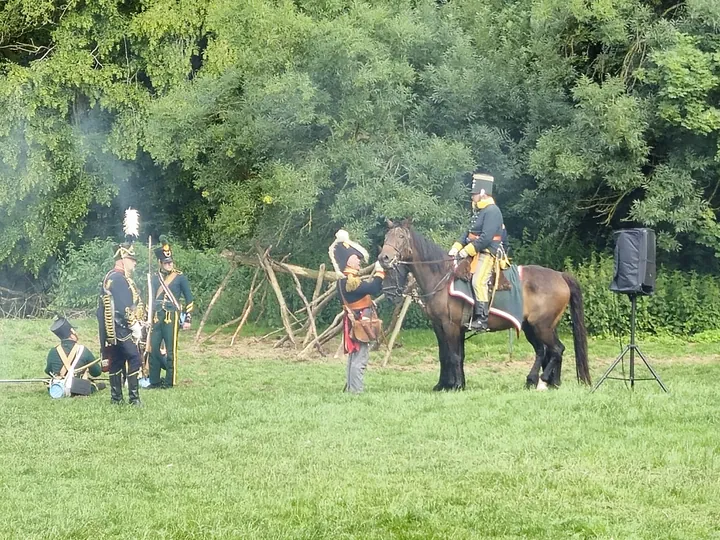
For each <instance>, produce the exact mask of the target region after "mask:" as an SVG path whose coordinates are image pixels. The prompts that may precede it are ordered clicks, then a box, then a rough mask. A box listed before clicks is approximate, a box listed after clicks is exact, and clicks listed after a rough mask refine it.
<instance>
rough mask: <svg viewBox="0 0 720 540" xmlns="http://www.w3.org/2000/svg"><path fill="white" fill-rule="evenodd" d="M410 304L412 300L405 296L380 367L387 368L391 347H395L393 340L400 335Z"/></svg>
mask: <svg viewBox="0 0 720 540" xmlns="http://www.w3.org/2000/svg"><path fill="white" fill-rule="evenodd" d="M410 304H412V298H411V297H410V296H406V297H405V300H403V305H402V309H401V310H400V315H399V316H398V318H397V322H396V323H395V327H394V328H393V331H392V334H390V340H389V341H388V344H387V346H388V350H387V352H386V353H385V358H383V363H382V367H385V366H387V363H388V360H390V355H391V354H392V350H393V346H394V345H395V340H396V339H397V337H398V334H399V333H400V329H401V328H402V323H403V321H404V320H405V315H407V311H408V309H409V308H410Z"/></svg>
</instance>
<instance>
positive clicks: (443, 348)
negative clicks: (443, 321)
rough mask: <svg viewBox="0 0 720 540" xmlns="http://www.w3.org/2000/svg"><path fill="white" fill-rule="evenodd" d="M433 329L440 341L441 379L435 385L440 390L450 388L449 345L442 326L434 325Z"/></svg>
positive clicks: (436, 389)
mask: <svg viewBox="0 0 720 540" xmlns="http://www.w3.org/2000/svg"><path fill="white" fill-rule="evenodd" d="M433 330H435V337H436V338H437V342H438V358H439V360H440V380H439V381H438V383H437V384H436V385H435V386H434V387H433V390H434V391H435V392H439V391H441V390H447V389H448V347H447V340H446V339H445V333H444V332H443V329H442V326H440V325H433Z"/></svg>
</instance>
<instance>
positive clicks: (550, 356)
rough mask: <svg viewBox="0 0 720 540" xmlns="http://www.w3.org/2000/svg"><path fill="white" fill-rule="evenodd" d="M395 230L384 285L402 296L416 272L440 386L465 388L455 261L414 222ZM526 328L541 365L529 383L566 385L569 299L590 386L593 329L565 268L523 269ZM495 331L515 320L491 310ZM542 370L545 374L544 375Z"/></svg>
mask: <svg viewBox="0 0 720 540" xmlns="http://www.w3.org/2000/svg"><path fill="white" fill-rule="evenodd" d="M388 225H389V230H388V232H387V234H386V235H385V243H384V245H383V247H382V250H381V251H380V255H379V256H378V260H379V261H380V264H382V265H383V266H384V267H385V268H386V269H387V270H388V276H387V277H386V279H385V283H384V287H383V288H384V289H385V293H386V295H387V296H390V297H392V296H393V295H394V296H398V295H399V294H401V291H402V288H403V287H404V284H405V279H406V277H407V271H408V270H409V271H410V272H412V273H413V275H414V276H415V279H416V280H417V284H418V287H419V289H420V291H421V295H422V300H423V304H424V309H425V312H426V313H427V315H428V317H429V318H430V320H431V321H432V325H433V329H434V330H435V335H436V336H437V342H438V347H439V349H440V351H439V355H440V380H439V381H438V383H437V384H436V385H435V388H434V390H461V389H463V388H465V370H464V367H463V363H464V360H465V331H466V330H465V327H464V326H463V324H462V316H463V304H462V302H463V301H462V300H460V299H458V298H455V297H453V296H450V294H449V293H448V281H449V280H450V279H452V272H453V265H452V259H451V258H450V257H449V256H448V255H447V254H446V252H445V250H444V249H442V248H441V247H440V246H438V245H437V244H434V243H433V242H431V241H429V240H427V239H426V238H424V237H423V236H422V235H420V234H419V233H418V232H417V231H415V230H414V229H413V228H412V226H411V225H410V224H409V223H408V222H403V223H400V224H394V223H392V222H388ZM522 288H523V291H522V293H523V311H524V314H523V322H522V329H523V332H524V333H525V336H526V337H527V340H528V341H529V342H530V344H531V345H532V346H533V348H534V349H535V363H534V364H533V367H532V369H531V370H530V373H529V374H528V376H527V381H526V383H527V386H528V387H537V388H538V390H544V389H546V388H547V387H548V386H559V385H560V371H561V367H562V355H563V351H564V350H565V346H564V345H563V344H562V342H561V341H560V339H558V334H557V325H558V323H559V322H560V319H561V317H562V315H563V313H565V308H567V306H568V303H569V304H570V314H571V317H572V329H573V342H574V345H575V367H576V372H577V378H578V381H580V382H584V383H585V384H588V385H589V384H590V371H589V369H588V361H587V333H586V330H585V321H584V312H583V301H582V293H581V291H580V287H579V285H578V283H577V281H575V279H574V278H573V277H572V276H570V275H569V274H566V273H564V272H557V271H555V270H552V269H550V268H545V267H542V266H523V267H522ZM488 325H489V327H490V330H491V331H497V330H507V329H508V328H511V326H512V325H511V323H510V322H509V321H507V320H505V319H503V318H500V317H497V316H496V315H493V314H491V315H490V318H489V320H488ZM540 368H542V370H543V371H542V376H540Z"/></svg>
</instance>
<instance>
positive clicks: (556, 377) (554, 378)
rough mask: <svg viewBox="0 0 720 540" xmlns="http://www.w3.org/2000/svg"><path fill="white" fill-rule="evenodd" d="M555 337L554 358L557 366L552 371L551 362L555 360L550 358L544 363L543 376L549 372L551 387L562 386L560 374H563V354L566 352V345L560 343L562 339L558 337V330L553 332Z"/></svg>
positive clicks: (548, 379)
mask: <svg viewBox="0 0 720 540" xmlns="http://www.w3.org/2000/svg"><path fill="white" fill-rule="evenodd" d="M553 337H554V338H555V346H554V347H553V349H552V350H553V357H554V360H555V365H554V367H553V368H552V371H550V369H549V365H550V362H551V361H552V360H553V359H552V358H548V359H547V361H546V362H543V375H545V371H546V370H547V371H549V375H548V377H547V382H548V384H549V385H550V386H560V374H561V372H562V360H563V359H562V357H563V353H564V352H565V345H563V342H562V341H560V338H559V337H558V333H557V330H555V332H553Z"/></svg>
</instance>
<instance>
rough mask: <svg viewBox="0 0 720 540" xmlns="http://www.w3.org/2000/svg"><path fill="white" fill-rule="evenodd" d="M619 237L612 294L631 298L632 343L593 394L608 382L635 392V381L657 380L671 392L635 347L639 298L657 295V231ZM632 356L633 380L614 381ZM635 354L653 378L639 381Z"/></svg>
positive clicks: (627, 232) (625, 233) (620, 233)
mask: <svg viewBox="0 0 720 540" xmlns="http://www.w3.org/2000/svg"><path fill="white" fill-rule="evenodd" d="M613 236H614V237H615V272H614V275H613V280H612V283H611V284H610V290H611V291H612V292H614V293H618V294H626V295H628V296H629V297H630V343H628V344H627V345H626V346H625V348H624V349H623V350H622V352H621V353H620V354H619V355H618V357H617V358H616V359H615V361H614V362H613V363H612V364H611V365H610V367H609V368H608V369H607V371H606V372H605V373H604V374H603V376H602V377H600V379H599V380H598V382H597V383H596V384H595V386H594V387H593V389H592V391H593V392H594V391H595V390H597V389H598V387H599V386H600V385H601V384H602V383H603V382H605V380H606V379H616V380H620V381H630V388H631V389H634V388H635V381H644V380H648V381H652V380H655V381H657V382H658V384H659V385H660V388H662V389H663V390H664V391H665V392H667V391H668V389H667V388H666V387H665V385H664V384H663V382H662V380H660V376H659V375H658V374H657V372H656V371H655V370H654V369H653V367H652V366H651V365H650V362H648V360H647V358H645V355H644V354H643V353H642V351H641V350H640V348H639V347H638V346H637V345H636V344H635V323H636V315H637V297H638V295H641V296H649V295H651V294H652V293H653V292H654V291H655V275H656V266H655V231H653V230H652V229H622V230H619V231H615V233H613ZM627 353H630V377H629V378H625V377H624V376H623V377H611V376H610V374H611V373H612V371H613V370H614V369H615V367H616V366H617V365H618V364H619V363H620V362H621V361H622V360H623V358H624V357H625V355H626V354H627ZM635 353H637V354H638V356H640V358H641V359H642V361H643V363H644V364H645V366H646V367H647V368H648V370H650V373H652V376H653V377H652V378H649V377H648V378H644V379H638V378H636V377H635Z"/></svg>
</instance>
